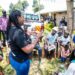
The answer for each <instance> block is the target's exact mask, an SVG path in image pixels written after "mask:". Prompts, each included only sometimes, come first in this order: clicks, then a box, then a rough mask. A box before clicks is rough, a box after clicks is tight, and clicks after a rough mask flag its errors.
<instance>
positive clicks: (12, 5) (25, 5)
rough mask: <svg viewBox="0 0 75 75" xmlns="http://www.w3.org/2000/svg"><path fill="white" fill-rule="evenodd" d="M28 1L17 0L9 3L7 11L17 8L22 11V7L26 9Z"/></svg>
mask: <svg viewBox="0 0 75 75" xmlns="http://www.w3.org/2000/svg"><path fill="white" fill-rule="evenodd" d="M28 5H29V4H28V2H27V0H24V1H21V0H19V1H18V2H17V3H16V4H12V3H11V4H10V6H9V7H10V10H9V11H12V10H14V9H18V10H21V11H24V9H26V8H27V7H28Z"/></svg>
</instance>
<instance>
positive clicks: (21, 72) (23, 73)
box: [9, 54, 30, 75]
mask: <svg viewBox="0 0 75 75" xmlns="http://www.w3.org/2000/svg"><path fill="white" fill-rule="evenodd" d="M9 61H10V64H11V66H12V67H13V68H14V69H15V70H16V75H28V73H29V68H30V60H29V59H28V60H26V61H24V62H22V63H19V62H17V61H16V60H14V59H13V58H12V55H11V54H10V55H9Z"/></svg>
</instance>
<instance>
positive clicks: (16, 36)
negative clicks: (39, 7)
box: [0, 10, 75, 75]
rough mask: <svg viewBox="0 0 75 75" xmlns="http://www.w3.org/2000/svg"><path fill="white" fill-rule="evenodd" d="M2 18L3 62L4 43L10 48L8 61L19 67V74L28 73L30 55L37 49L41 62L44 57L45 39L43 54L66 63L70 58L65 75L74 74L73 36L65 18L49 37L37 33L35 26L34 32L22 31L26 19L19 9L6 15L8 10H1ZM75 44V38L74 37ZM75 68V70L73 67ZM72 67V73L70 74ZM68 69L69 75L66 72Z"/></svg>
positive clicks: (17, 68) (15, 67)
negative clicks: (42, 42)
mask: <svg viewBox="0 0 75 75" xmlns="http://www.w3.org/2000/svg"><path fill="white" fill-rule="evenodd" d="M2 13H3V15H2V17H0V61H2V60H3V52H2V48H3V46H6V42H7V41H8V45H9V47H10V50H11V51H10V53H9V62H10V64H11V65H12V67H13V68H14V69H15V70H16V74H17V75H28V73H29V68H30V57H31V56H32V51H33V50H34V49H36V50H38V56H39V61H40V62H41V58H42V47H41V46H40V40H41V39H42V38H43V37H45V38H44V45H43V48H44V53H45V57H46V58H48V59H50V60H51V59H52V58H58V59H60V61H61V62H63V63H65V62H66V60H67V59H69V60H70V65H69V67H68V70H67V71H66V73H65V75H74V74H72V73H74V72H75V71H74V70H75V68H74V67H73V66H74V65H75V64H74V63H75V49H74V50H71V39H72V38H71V37H70V35H69V32H68V30H67V22H66V21H65V18H63V19H62V20H61V21H60V23H59V24H60V26H59V27H54V28H53V29H52V31H51V32H49V34H48V35H47V36H43V35H42V34H43V32H42V31H41V32H39V33H37V32H36V30H35V28H33V29H32V31H31V32H29V31H28V30H23V29H22V27H21V26H22V25H24V22H25V19H24V17H23V16H22V15H21V12H20V11H19V10H13V11H12V12H11V13H10V14H9V16H8V17H7V15H6V11H5V10H3V11H2ZM73 42H74V43H75V37H73ZM72 69H73V70H72ZM71 70H72V73H70V72H71ZM68 72H69V74H67V73H68Z"/></svg>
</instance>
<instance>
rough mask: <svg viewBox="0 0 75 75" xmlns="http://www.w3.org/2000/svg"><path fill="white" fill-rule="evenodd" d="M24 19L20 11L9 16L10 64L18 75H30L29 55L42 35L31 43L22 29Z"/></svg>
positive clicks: (15, 11)
mask: <svg viewBox="0 0 75 75" xmlns="http://www.w3.org/2000/svg"><path fill="white" fill-rule="evenodd" d="M23 24H24V17H23V16H22V15H21V12H20V11H19V10H14V11H12V12H11V13H10V15H9V20H8V26H7V40H8V43H9V46H10V48H11V52H10V55H9V60H10V64H11V65H12V67H13V68H14V69H15V70H16V73H17V75H28V72H29V67H30V62H29V55H30V53H31V52H32V50H33V48H34V47H35V45H36V44H37V42H38V40H39V38H40V37H41V33H39V34H38V35H37V38H36V39H35V40H34V42H33V43H31V42H30V41H29V39H30V38H28V37H27V36H28V35H27V34H25V33H24V31H23V30H22V29H21V25H23Z"/></svg>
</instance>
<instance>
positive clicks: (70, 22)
mask: <svg viewBox="0 0 75 75" xmlns="http://www.w3.org/2000/svg"><path fill="white" fill-rule="evenodd" d="M67 20H68V21H67V26H68V31H69V33H70V34H72V31H73V0H67Z"/></svg>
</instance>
